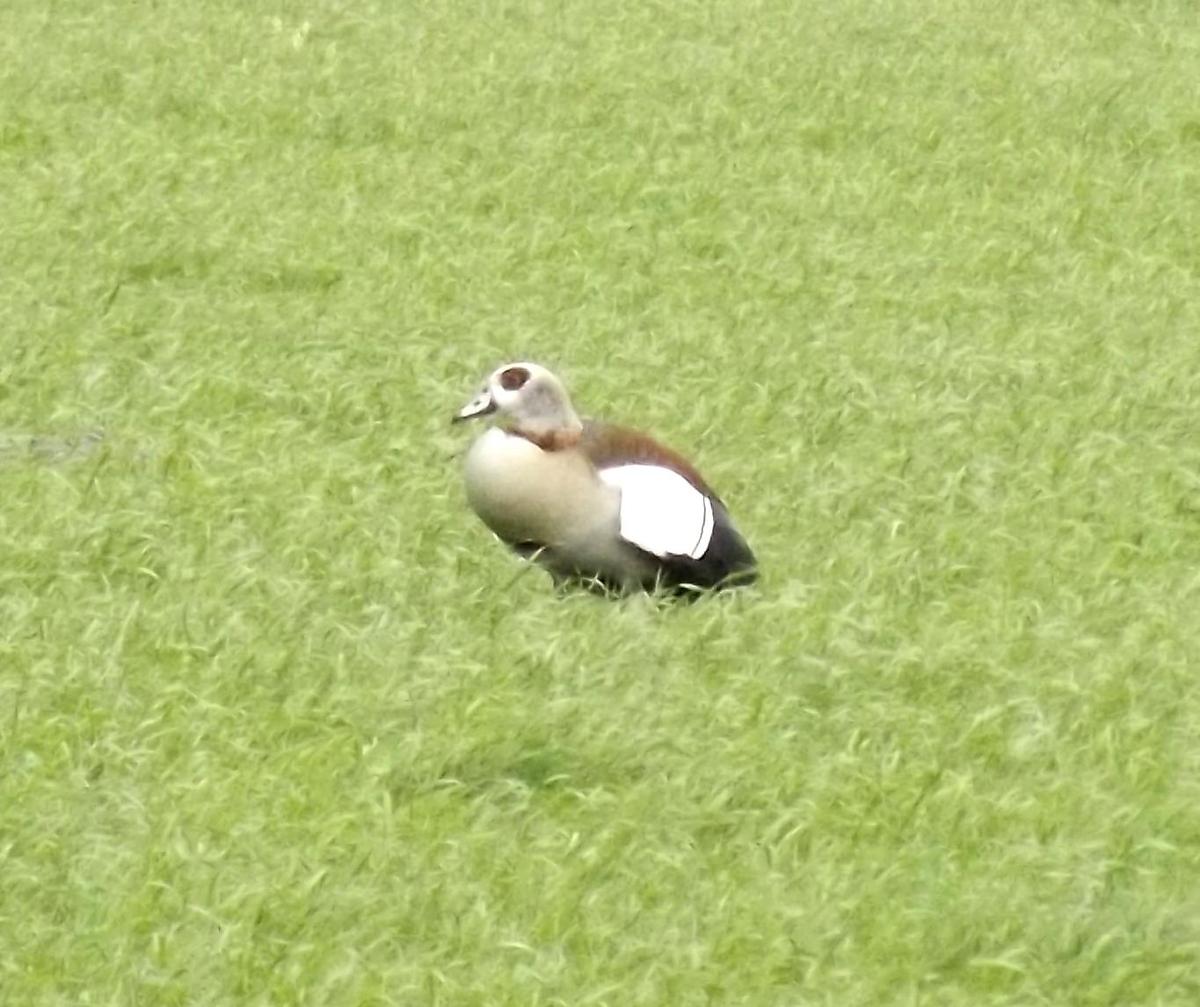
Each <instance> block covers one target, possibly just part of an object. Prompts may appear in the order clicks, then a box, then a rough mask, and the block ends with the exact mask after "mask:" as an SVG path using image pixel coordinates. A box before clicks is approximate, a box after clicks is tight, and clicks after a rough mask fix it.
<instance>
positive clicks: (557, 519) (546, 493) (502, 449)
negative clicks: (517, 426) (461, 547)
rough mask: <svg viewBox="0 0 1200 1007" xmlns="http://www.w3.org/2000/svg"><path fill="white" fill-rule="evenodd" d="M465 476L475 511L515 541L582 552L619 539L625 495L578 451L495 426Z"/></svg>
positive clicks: (473, 451)
mask: <svg viewBox="0 0 1200 1007" xmlns="http://www.w3.org/2000/svg"><path fill="white" fill-rule="evenodd" d="M465 475H466V486H467V500H468V501H469V503H470V504H471V507H472V509H473V510H474V511H475V513H476V514H478V515H479V516H480V518H482V519H483V521H484V523H485V524H487V526H488V527H489V528H491V529H492V530H493V531H494V532H496V533H497V534H498V535H500V536H501V537H502V538H505V539H507V540H509V541H512V542H523V541H527V542H537V543H539V544H541V545H546V546H549V547H551V548H555V549H578V548H581V547H585V546H586V544H587V543H588V542H589V541H593V540H598V539H604V540H609V539H611V538H613V537H614V536H615V534H616V529H617V523H618V514H619V510H620V494H619V492H618V491H616V490H614V489H613V488H612V487H611V486H608V485H606V484H605V483H603V482H601V481H600V479H598V478H597V477H596V473H595V470H594V469H593V468H592V466H591V463H590V462H589V461H588V460H587V458H586V457H584V456H583V455H582V454H580V453H579V452H577V451H572V450H564V451H543V450H542V449H541V448H539V447H538V446H537V445H536V444H533V443H531V442H530V441H528V440H526V439H525V438H524V437H520V436H518V435H516V434H510V433H507V432H505V431H504V430H501V429H500V428H498V427H493V428H492V429H490V430H488V431H487V432H486V433H485V434H483V436H481V437H480V438H479V439H478V440H476V441H475V443H474V444H472V445H471V448H470V450H469V451H468V452H467V459H466V473H465Z"/></svg>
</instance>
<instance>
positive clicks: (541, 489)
mask: <svg viewBox="0 0 1200 1007" xmlns="http://www.w3.org/2000/svg"><path fill="white" fill-rule="evenodd" d="M489 414H494V415H495V417H496V418H497V420H498V421H499V422H498V424H497V425H495V426H492V427H491V428H490V429H488V430H487V431H486V432H485V433H484V434H483V435H482V436H480V437H479V438H478V440H476V441H475V443H474V444H473V445H471V448H470V450H469V451H468V452H467V459H466V484H467V499H468V501H469V502H470V504H471V507H472V508H473V509H474V511H475V513H476V514H478V515H479V516H480V518H482V519H483V522H484V524H486V525H487V526H488V527H489V528H490V529H491V530H492V531H493V532H495V533H496V535H497V536H499V537H500V538H501V539H502V540H503V541H504V542H506V543H508V544H509V545H510V546H511V547H512V548H513V549H514V550H516V551H517V552H518V553H520V554H521V555H522V556H524V557H526V558H527V559H533V560H536V561H537V562H538V563H539V564H541V565H542V566H543V567H545V568H546V569H547V570H549V571H550V573H551V575H552V576H553V577H554V580H555V582H556V584H558V585H560V586H561V585H567V584H575V583H582V584H584V585H587V586H594V587H599V588H601V589H604V590H612V591H627V590H630V589H633V590H636V589H645V590H653V589H655V588H659V587H661V588H665V589H669V590H675V591H679V590H684V591H686V590H690V589H702V588H722V587H728V586H732V585H736V584H745V583H749V582H750V581H753V580H754V579H755V576H756V574H755V561H754V554H753V553H752V552H751V551H750V547H749V546H748V545H746V541H745V539H743V538H742V536H741V535H740V534H739V533H738V531H737V529H736V528H735V527H734V526H733V522H732V521H731V520H730V518H729V513H728V511H726V509H725V505H724V504H723V503H722V502H721V500H720V498H719V497H718V496H717V495H716V494H715V493H714V492H713V491H712V490H711V489H709V487H708V484H707V483H705V481H704V480H703V478H701V476H700V474H699V473H698V472H697V471H696V470H695V469H694V468H693V467H692V466H691V465H689V464H688V463H687V462H686V461H685V460H684V459H683V458H681V457H680V456H679V455H678V454H676V453H675V452H674V451H671V450H670V449H668V448H665V447H663V446H662V445H661V444H659V443H657V442H656V441H654V440H652V439H651V438H649V437H647V436H646V435H645V434H640V433H637V432H635V431H632V430H626V429H624V428H622V427H616V426H610V425H608V424H605V423H598V422H594V421H590V420H586V421H585V420H580V418H579V416H578V415H577V414H576V412H575V410H574V408H573V407H572V406H571V400H570V398H568V396H567V392H566V389H565V388H564V387H563V386H562V383H561V382H560V381H559V380H558V378H556V377H555V376H554V375H553V374H551V373H550V372H549V371H548V370H546V368H544V367H541V366H539V365H538V364H531V363H514V364H507V365H505V366H504V367H501V368H499V369H497V370H496V371H495V372H493V373H492V375H491V376H490V377H489V378H488V379H487V382H486V383H485V384H484V386H483V389H482V390H481V391H480V393H479V394H478V395H477V396H476V397H475V398H473V399H472V400H471V401H470V402H468V403H467V404H466V405H465V406H464V407H463V408H462V409H461V410H460V411H459V412H458V414H457V415H456V416H455V417H454V422H459V421H462V420H468V419H472V418H474V417H479V416H487V415H489Z"/></svg>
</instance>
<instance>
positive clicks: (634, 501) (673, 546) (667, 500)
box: [599, 465, 713, 559]
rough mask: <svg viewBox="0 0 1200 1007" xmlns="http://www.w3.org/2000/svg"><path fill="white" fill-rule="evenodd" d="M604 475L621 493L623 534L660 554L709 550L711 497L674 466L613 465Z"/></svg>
mask: <svg viewBox="0 0 1200 1007" xmlns="http://www.w3.org/2000/svg"><path fill="white" fill-rule="evenodd" d="M599 475H600V478H601V479H603V480H604V481H605V482H606V483H608V485H610V486H614V487H616V489H618V490H620V493H621V538H623V539H625V541H627V542H631V543H632V544H633V545H636V546H637V547H638V548H639V549H644V550H645V551H646V552H648V553H653V554H654V555H655V556H658V557H659V558H660V559H663V558H665V557H667V556H690V557H691V558H692V559H699V558H700V557H701V556H703V555H704V554H705V553H706V552H707V551H708V544H709V542H711V541H712V534H713V508H712V501H711V500H710V499H709V498H708V497H707V496H705V495H704V494H703V493H701V492H700V491H699V490H698V489H696V487H695V486H693V485H692V484H691V483H690V482H688V481H687V480H686V479H684V478H683V476H681V475H680V474H679V473H678V472H676V471H675V470H674V469H669V468H664V467H663V466H662V465H615V466H613V467H612V468H606V469H601V470H600V473H599Z"/></svg>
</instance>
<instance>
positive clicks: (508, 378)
mask: <svg viewBox="0 0 1200 1007" xmlns="http://www.w3.org/2000/svg"><path fill="white" fill-rule="evenodd" d="M528 380H529V371H527V370H526V369H525V368H524V367H510V368H508V370H506V371H501V372H500V387H501V388H503V389H504V390H505V391H508V392H515V391H516V390H517V389H518V388H520V387H521V386H522V385H524V384H525V382H526V381H528Z"/></svg>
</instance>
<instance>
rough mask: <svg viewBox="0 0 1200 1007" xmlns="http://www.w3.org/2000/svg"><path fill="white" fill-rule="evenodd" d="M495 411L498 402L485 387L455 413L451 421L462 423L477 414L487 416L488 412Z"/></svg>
mask: <svg viewBox="0 0 1200 1007" xmlns="http://www.w3.org/2000/svg"><path fill="white" fill-rule="evenodd" d="M495 411H496V402H495V400H494V399H493V398H492V396H491V393H490V392H488V391H487V390H486V389H485V390H484V391H482V392H480V393H479V394H478V395H476V396H475V398H473V399H472V400H471V401H470V402H468V403H467V404H466V405H465V406H463V407H462V408H461V409H460V410H459V411H458V412H457V413H455V414H454V419H452V420H451V421H450V422H451V423H461V422H462V421H463V420H471V419H474V418H475V417H476V416H486V415H487V414H488V413H494V412H495Z"/></svg>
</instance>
